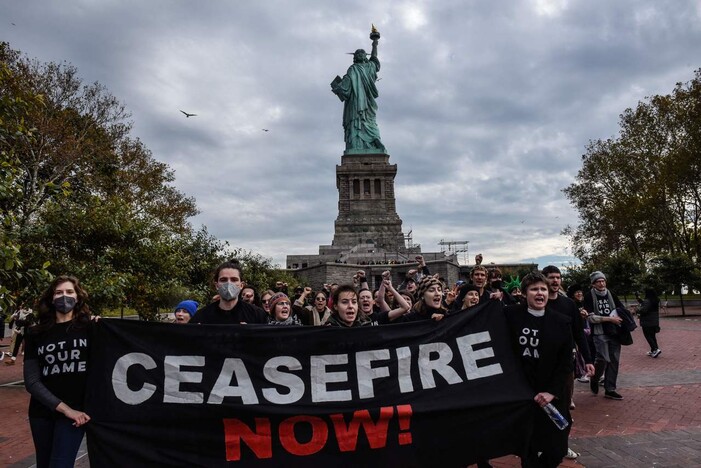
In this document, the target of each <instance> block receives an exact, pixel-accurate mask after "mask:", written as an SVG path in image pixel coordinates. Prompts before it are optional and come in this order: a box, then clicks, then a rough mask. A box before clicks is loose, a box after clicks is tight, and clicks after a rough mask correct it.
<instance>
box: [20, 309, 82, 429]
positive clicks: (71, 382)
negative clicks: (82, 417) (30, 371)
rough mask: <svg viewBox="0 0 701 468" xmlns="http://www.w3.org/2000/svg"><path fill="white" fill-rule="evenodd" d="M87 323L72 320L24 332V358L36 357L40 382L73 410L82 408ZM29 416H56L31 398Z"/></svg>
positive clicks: (52, 410)
mask: <svg viewBox="0 0 701 468" xmlns="http://www.w3.org/2000/svg"><path fill="white" fill-rule="evenodd" d="M88 328H89V325H77V324H74V323H73V322H72V321H68V322H64V323H57V324H55V325H54V326H52V327H51V328H50V329H48V330H46V331H44V332H42V333H38V334H33V333H29V334H28V336H27V348H26V350H25V359H36V360H37V361H38V363H39V371H40V372H41V382H42V383H43V384H44V386H45V387H46V388H47V389H48V390H49V391H50V392H51V393H53V394H54V395H55V396H56V397H57V398H58V399H60V400H61V401H63V402H64V403H66V404H67V405H68V406H70V407H71V408H73V409H75V410H82V409H83V399H84V397H85V384H86V381H87V371H88V354H89V338H88ZM29 416H31V417H59V416H60V414H59V413H57V412H55V411H54V408H47V407H46V406H45V405H43V404H41V403H39V401H37V400H35V399H34V398H32V399H31V401H30V402H29Z"/></svg>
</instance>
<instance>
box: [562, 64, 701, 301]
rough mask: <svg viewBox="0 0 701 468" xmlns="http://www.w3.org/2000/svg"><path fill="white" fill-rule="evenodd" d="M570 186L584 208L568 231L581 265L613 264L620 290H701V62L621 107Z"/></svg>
mask: <svg viewBox="0 0 701 468" xmlns="http://www.w3.org/2000/svg"><path fill="white" fill-rule="evenodd" d="M564 193H565V195H566V196H567V198H568V199H569V201H570V203H571V204H572V206H574V208H575V209H576V210H577V212H578V213H579V218H580V222H579V224H578V225H577V226H575V227H568V228H567V229H566V230H565V232H564V233H565V234H566V235H568V236H570V240H571V245H572V248H573V251H574V254H575V255H576V256H577V257H578V258H579V259H581V260H582V265H583V266H582V268H581V270H583V271H584V270H591V269H601V270H603V271H608V272H609V273H610V274H611V275H612V276H613V278H612V279H613V283H614V284H616V286H617V288H618V289H619V292H621V293H628V294H630V293H631V292H632V291H635V290H639V289H641V288H643V287H646V286H648V287H653V288H655V289H657V290H658V292H659V291H662V290H666V291H667V292H670V293H671V292H675V293H680V292H681V289H682V285H686V286H688V287H690V288H692V289H701V269H700V267H701V264H700V262H701V69H699V70H696V71H695V72H694V77H693V79H691V80H690V81H689V82H686V83H677V84H676V86H675V87H674V89H673V90H672V92H671V93H670V94H666V95H655V96H651V97H647V98H645V100H644V101H641V102H639V103H638V104H637V106H636V107H635V108H634V109H632V108H628V109H626V110H625V111H623V113H622V114H621V115H620V120H619V133H618V135H617V136H616V137H612V138H609V139H605V140H601V139H599V140H595V141H591V142H589V144H588V146H587V148H586V152H585V154H584V155H583V156H582V168H581V169H580V170H579V172H578V174H577V176H576V179H575V181H574V182H573V183H572V184H571V185H569V186H568V187H567V188H565V189H564ZM576 270H577V268H575V269H574V272H573V274H574V275H577V274H578V273H577V272H576ZM580 276H581V274H580Z"/></svg>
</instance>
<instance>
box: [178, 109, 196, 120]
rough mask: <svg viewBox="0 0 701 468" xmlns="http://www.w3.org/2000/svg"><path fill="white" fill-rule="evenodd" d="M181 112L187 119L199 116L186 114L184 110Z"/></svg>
mask: <svg viewBox="0 0 701 468" xmlns="http://www.w3.org/2000/svg"><path fill="white" fill-rule="evenodd" d="M178 110H180V109H178ZM180 112H182V113H183V114H185V117H186V118H190V117H197V114H188V113H187V112H185V111H184V110H180Z"/></svg>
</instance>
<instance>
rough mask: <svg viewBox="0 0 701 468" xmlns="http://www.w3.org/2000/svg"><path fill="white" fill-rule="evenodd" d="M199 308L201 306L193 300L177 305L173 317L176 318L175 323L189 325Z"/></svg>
mask: <svg viewBox="0 0 701 468" xmlns="http://www.w3.org/2000/svg"><path fill="white" fill-rule="evenodd" d="M199 306H200V305H199V304H198V303H197V302H196V301H192V300H185V301H182V302H181V303H180V304H178V305H176V306H175V309H173V315H174V316H175V321H174V323H179V324H185V323H189V322H190V320H191V319H192V316H193V315H195V313H196V312H197V308H198V307H199Z"/></svg>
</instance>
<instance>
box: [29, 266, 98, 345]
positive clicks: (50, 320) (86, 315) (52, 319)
mask: <svg viewBox="0 0 701 468" xmlns="http://www.w3.org/2000/svg"><path fill="white" fill-rule="evenodd" d="M66 282H69V283H73V288H74V289H75V293H76V295H77V296H78V300H77V302H76V304H75V307H74V308H73V320H72V322H73V325H78V326H82V325H86V324H87V323H88V322H90V309H89V308H88V304H87V300H88V293H87V291H85V289H83V287H82V286H81V285H80V281H78V278H76V277H75V276H68V275H61V276H57V277H56V278H54V280H53V281H52V282H51V284H50V285H49V287H48V288H46V290H45V291H44V292H43V293H42V295H41V297H40V298H39V307H38V309H39V313H38V323H37V324H36V325H35V326H33V327H32V328H31V329H30V330H31V331H32V332H33V333H40V332H43V331H46V330H48V329H50V328H51V327H53V326H54V325H55V324H56V308H55V307H54V291H56V287H57V286H58V285H59V284H61V283H66Z"/></svg>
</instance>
